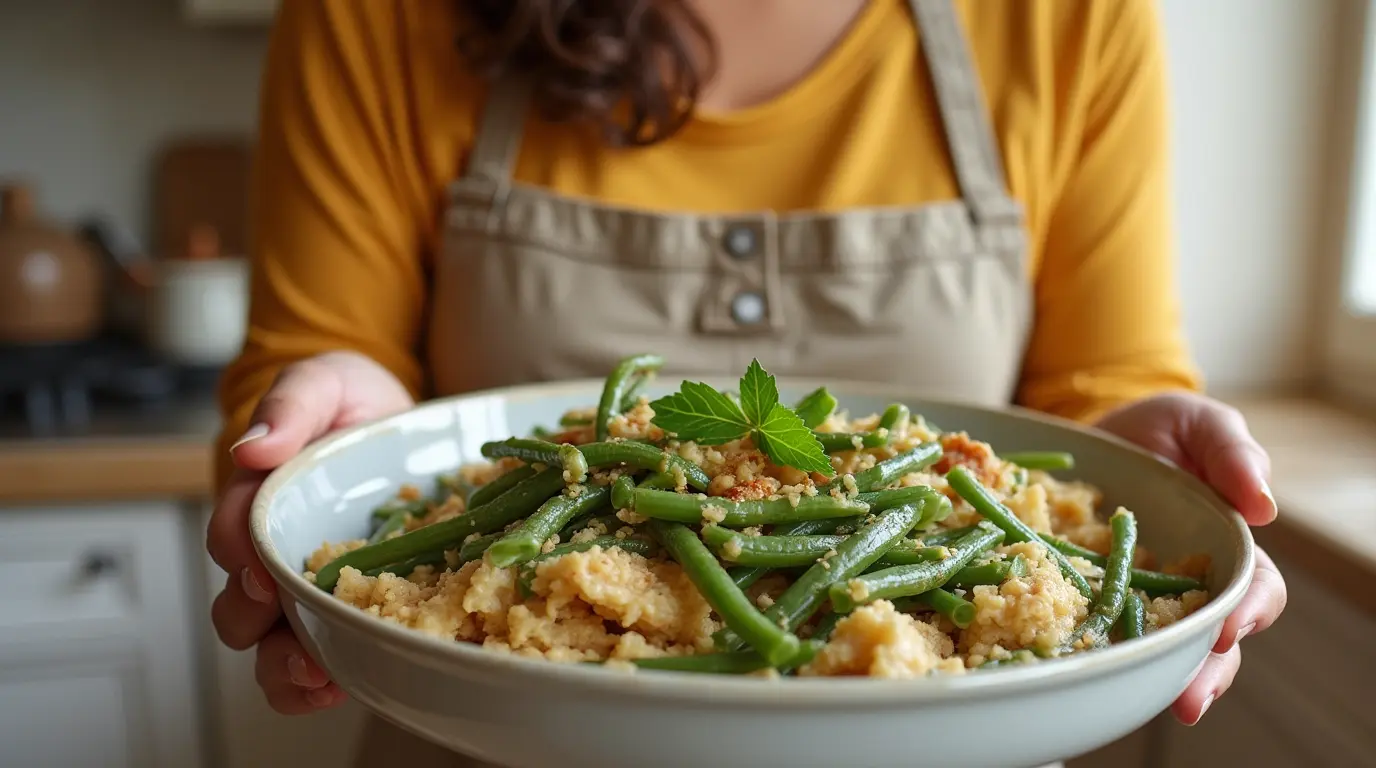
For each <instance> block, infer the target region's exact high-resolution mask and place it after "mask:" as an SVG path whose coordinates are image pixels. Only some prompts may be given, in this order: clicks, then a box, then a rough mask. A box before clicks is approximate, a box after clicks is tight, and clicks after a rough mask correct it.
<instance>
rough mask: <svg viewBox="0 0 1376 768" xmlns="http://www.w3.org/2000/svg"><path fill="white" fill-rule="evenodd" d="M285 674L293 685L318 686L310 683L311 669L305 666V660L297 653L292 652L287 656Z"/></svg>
mask: <svg viewBox="0 0 1376 768" xmlns="http://www.w3.org/2000/svg"><path fill="white" fill-rule="evenodd" d="M287 676H288V677H290V678H291V682H292V684H293V685H299V686H301V687H302V688H318V687H319V686H317V685H312V684H311V671H310V669H309V668H307V667H306V660H305V659H304V658H303V657H302V656H301V655H299V654H295V653H293V654H292V655H290V656H288V657H287Z"/></svg>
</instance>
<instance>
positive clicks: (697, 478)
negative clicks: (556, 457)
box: [578, 440, 712, 491]
mask: <svg viewBox="0 0 1376 768" xmlns="http://www.w3.org/2000/svg"><path fill="white" fill-rule="evenodd" d="M578 450H579V451H581V452H582V453H583V457H584V458H586V459H587V461H588V466H589V467H604V466H607V465H609V464H625V465H627V466H630V467H635V468H637V469H648V470H650V471H651V472H657V473H662V472H667V473H670V474H671V475H672V474H676V473H674V471H673V470H674V469H678V470H679V471H680V472H682V473H683V479H684V480H685V481H686V482H687V483H688V485H689V486H691V487H692V488H695V489H697V490H699V491H705V490H707V484H708V483H709V482H711V480H712V478H710V477H708V476H707V473H706V472H703V471H702V467H699V466H698V465H696V464H694V463H693V462H691V461H688V460H687V459H685V458H683V457H681V456H675V455H673V454H670V453H665V452H664V451H663V450H661V449H659V448H657V447H655V446H653V445H651V444H649V443H641V442H636V441H633V440H612V441H609V442H605V443H588V444H587V445H580V446H578ZM668 487H670V488H672V487H673V484H670V485H669V486H668Z"/></svg>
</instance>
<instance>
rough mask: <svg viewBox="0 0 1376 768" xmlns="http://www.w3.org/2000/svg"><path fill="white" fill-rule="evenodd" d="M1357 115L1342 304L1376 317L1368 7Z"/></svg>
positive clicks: (1373, 20) (1372, 33) (1375, 130)
mask: <svg viewBox="0 0 1376 768" xmlns="http://www.w3.org/2000/svg"><path fill="white" fill-rule="evenodd" d="M1365 43H1366V45H1365V56H1364V57H1363V65H1362V77H1361V83H1362V85H1361V90H1360V94H1361V96H1360V101H1359V103H1358V107H1357V109H1358V112H1357V148H1356V149H1357V152H1356V158H1355V159H1356V163H1355V165H1354V168H1353V174H1354V175H1353V180H1354V181H1355V182H1356V183H1355V184H1354V187H1353V195H1352V214H1351V223H1350V229H1349V231H1350V233H1351V234H1350V236H1349V238H1348V243H1347V251H1348V252H1347V269H1346V270H1345V273H1346V274H1345V275H1344V283H1345V285H1344V291H1343V293H1344V296H1343V298H1344V300H1345V301H1344V303H1345V304H1347V305H1348V308H1349V309H1350V310H1352V311H1354V312H1356V313H1357V314H1359V315H1365V316H1371V315H1376V12H1373V10H1372V9H1371V6H1368V8H1367V34H1366V40H1365Z"/></svg>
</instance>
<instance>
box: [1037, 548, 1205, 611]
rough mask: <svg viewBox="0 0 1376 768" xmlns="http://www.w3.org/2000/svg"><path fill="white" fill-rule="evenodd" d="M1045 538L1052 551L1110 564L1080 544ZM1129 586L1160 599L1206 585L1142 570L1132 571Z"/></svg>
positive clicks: (1178, 576)
mask: <svg viewBox="0 0 1376 768" xmlns="http://www.w3.org/2000/svg"><path fill="white" fill-rule="evenodd" d="M1044 538H1045V540H1046V543H1047V544H1049V545H1050V546H1051V548H1052V549H1055V550H1056V551H1058V552H1060V553H1061V554H1063V555H1065V556H1066V557H1078V558H1081V559H1083V560H1088V561H1089V562H1090V563H1091V564H1093V565H1097V566H1099V567H1100V568H1103V567H1104V566H1105V565H1107V564H1108V558H1107V557H1104V556H1103V555H1101V554H1099V553H1098V552H1095V551H1094V550H1092V549H1086V548H1084V547H1082V546H1080V545H1078V544H1075V543H1072V542H1069V541H1066V540H1065V539H1057V538H1053V537H1050V536H1046V537H1044ZM1128 586H1130V587H1132V588H1133V589H1140V590H1142V591H1143V592H1146V593H1147V594H1148V595H1153V596H1158V597H1159V596H1161V595H1183V594H1185V593H1186V592H1191V591H1194V590H1202V589H1204V583H1203V582H1201V581H1199V580H1198V579H1193V578H1190V577H1189V576H1180V575H1177V574H1174V573H1161V572H1159V571H1146V570H1142V569H1141V568H1133V569H1132V580H1131V581H1130V582H1129V583H1128Z"/></svg>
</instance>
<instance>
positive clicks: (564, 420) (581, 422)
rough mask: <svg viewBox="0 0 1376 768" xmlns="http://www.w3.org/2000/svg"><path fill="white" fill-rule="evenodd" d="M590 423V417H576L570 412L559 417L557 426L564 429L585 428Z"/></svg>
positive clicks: (591, 419) (591, 420)
mask: <svg viewBox="0 0 1376 768" xmlns="http://www.w3.org/2000/svg"><path fill="white" fill-rule="evenodd" d="M592 422H593V418H592V417H591V416H577V415H574V414H573V413H572V412H570V413H565V414H564V415H563V416H560V417H559V426H561V427H566V428H573V427H586V426H589V425H591V424H592Z"/></svg>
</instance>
